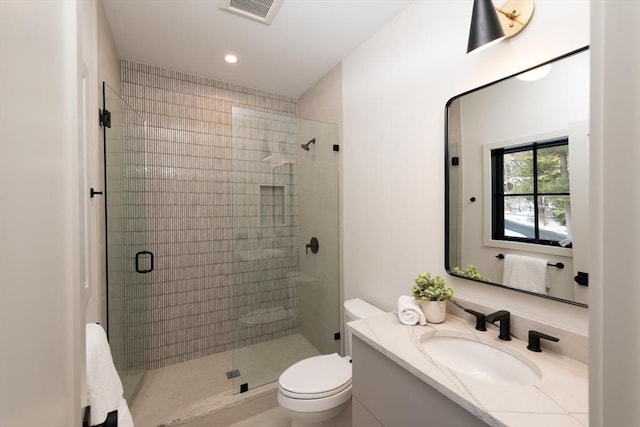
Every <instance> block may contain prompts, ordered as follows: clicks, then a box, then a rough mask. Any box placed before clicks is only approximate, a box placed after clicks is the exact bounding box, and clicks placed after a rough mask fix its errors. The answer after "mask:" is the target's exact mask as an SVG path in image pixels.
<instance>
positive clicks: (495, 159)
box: [491, 138, 571, 247]
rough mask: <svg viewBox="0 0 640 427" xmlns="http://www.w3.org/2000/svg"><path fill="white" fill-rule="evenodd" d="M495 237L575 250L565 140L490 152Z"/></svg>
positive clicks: (567, 147)
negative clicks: (572, 241)
mask: <svg viewBox="0 0 640 427" xmlns="http://www.w3.org/2000/svg"><path fill="white" fill-rule="evenodd" d="M491 176H492V236H493V239H495V240H509V241H517V242H525V243H532V244H538V245H551V246H564V247H571V237H570V236H571V202H570V198H569V145H568V139H567V138H558V139H553V140H549V141H538V142H534V143H531V144H525V145H518V146H514V147H503V148H498V149H494V150H491Z"/></svg>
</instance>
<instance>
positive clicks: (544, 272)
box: [502, 254, 549, 295]
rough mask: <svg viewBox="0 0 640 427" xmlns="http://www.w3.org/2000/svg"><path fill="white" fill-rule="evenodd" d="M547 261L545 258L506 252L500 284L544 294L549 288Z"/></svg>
mask: <svg viewBox="0 0 640 427" xmlns="http://www.w3.org/2000/svg"><path fill="white" fill-rule="evenodd" d="M548 262H549V261H548V260H546V259H540V258H533V257H529V256H524V255H513V254H506V255H505V256H504V269H503V272H502V284H503V285H505V286H509V287H511V288H516V289H522V290H525V291H531V292H536V293H539V294H545V295H546V294H547V290H548V288H549V273H548V269H549V267H548V266H547V264H548Z"/></svg>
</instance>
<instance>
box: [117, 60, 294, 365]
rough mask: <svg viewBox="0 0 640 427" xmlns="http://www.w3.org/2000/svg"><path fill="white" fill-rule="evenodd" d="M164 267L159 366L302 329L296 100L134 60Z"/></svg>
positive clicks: (155, 238) (148, 218) (154, 359)
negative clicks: (297, 245) (298, 279)
mask: <svg viewBox="0 0 640 427" xmlns="http://www.w3.org/2000/svg"><path fill="white" fill-rule="evenodd" d="M121 71H122V95H123V97H124V99H125V100H126V101H127V102H128V103H129V104H130V105H131V106H132V108H133V109H134V110H136V111H138V112H139V113H140V114H141V115H142V117H143V118H144V119H145V120H146V126H147V146H148V152H147V159H146V166H145V168H144V170H145V172H144V179H143V181H144V191H145V192H146V194H147V195H146V206H145V209H144V210H143V211H144V212H145V218H138V220H139V223H140V224H141V227H142V229H143V230H142V231H141V233H145V234H146V239H147V241H148V246H149V249H148V250H150V251H152V252H153V253H154V254H155V269H154V271H153V272H152V273H149V274H148V275H147V276H148V284H147V286H148V290H147V296H146V302H145V304H142V305H140V306H141V307H142V306H144V307H145V308H144V310H145V319H146V320H147V322H148V330H149V341H148V342H149V344H148V345H149V347H150V355H149V358H150V361H149V368H150V369H154V368H159V367H162V366H166V365H170V364H174V363H178V362H182V361H186V360H191V359H195V358H199V357H203V356H207V355H210V354H214V353H217V352H221V351H226V350H230V349H233V348H237V347H240V346H244V345H248V344H253V343H257V342H261V341H265V340H269V339H272V338H276V337H280V336H284V335H289V334H292V333H296V332H297V330H298V316H297V301H298V294H297V287H296V280H295V279H296V275H297V265H298V260H297V252H296V250H295V248H294V244H295V243H294V242H295V240H296V239H295V235H296V230H297V196H296V174H297V169H296V150H295V147H297V144H296V132H297V119H296V112H297V101H296V99H294V98H289V97H285V96H281V95H276V94H270V93H266V92H262V91H258V90H254V89H249V88H245V87H241V86H238V85H233V84H228V83H224V82H219V81H215V80H212V79H208V78H205V77H200V76H193V75H189V74H186V73H181V72H176V71H172V70H167V69H163V68H159V67H156V66H149V65H143V64H139V63H136V62H132V61H126V60H124V61H122V62H121Z"/></svg>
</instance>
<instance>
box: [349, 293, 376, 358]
mask: <svg viewBox="0 0 640 427" xmlns="http://www.w3.org/2000/svg"><path fill="white" fill-rule="evenodd" d="M344 314H345V331H346V333H345V335H346V336H347V339H346V341H345V344H344V353H345V356H351V332H349V331H348V329H347V325H346V322H351V321H354V320H360V319H366V318H368V317H373V316H377V315H379V314H384V311H382V310H380V309H379V308H378V307H375V306H373V305H371V304H369V303H367V302H364V301H362V300H361V299H360V298H354V299H350V300H347V301H345V302H344Z"/></svg>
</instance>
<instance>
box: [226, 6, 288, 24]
mask: <svg viewBox="0 0 640 427" xmlns="http://www.w3.org/2000/svg"><path fill="white" fill-rule="evenodd" d="M282 2H283V0H220V9H222V10H226V11H227V12H231V13H235V14H237V15H240V16H244V17H245V18H249V19H253V20H254V21H258V22H262V23H263V24H267V25H269V24H271V22H272V21H273V18H275V17H276V13H278V9H280V5H282Z"/></svg>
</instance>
